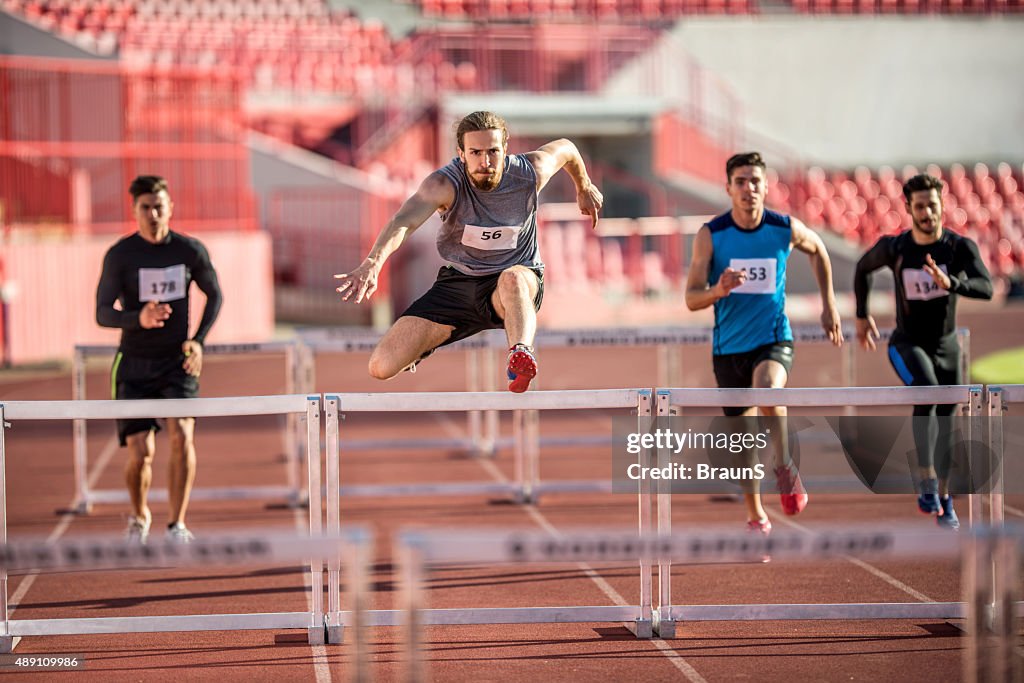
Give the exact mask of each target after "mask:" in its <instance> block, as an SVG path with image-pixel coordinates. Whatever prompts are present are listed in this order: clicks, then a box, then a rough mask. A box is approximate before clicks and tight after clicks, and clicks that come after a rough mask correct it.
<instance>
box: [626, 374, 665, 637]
mask: <svg viewBox="0 0 1024 683" xmlns="http://www.w3.org/2000/svg"><path fill="white" fill-rule="evenodd" d="M651 403H652V394H651V391H650V390H649V389H647V390H643V391H641V392H640V396H639V399H638V402H637V411H636V412H637V431H638V432H644V431H646V429H647V427H648V425H649V423H650V420H651V419H652V415H651V413H652V406H651ZM638 457H640V458H641V462H640V464H641V466H642V467H650V466H651V463H652V461H653V459H654V458H653V454H652V452H651V449H649V448H644V449H641V451H640V455H639V456H638ZM638 485H639V487H640V488H639V491H638V495H637V526H638V533H639V535H640V536H646V535H647V534H650V533H651V511H652V510H651V508H652V507H653V496H652V493H651V491H652V487H651V482H650V481H648V480H645V479H641V480H640V481H639V484H638ZM639 564H640V616H639V617H637V619H636V620H635V621H634V622H633V623H632V624H626V627H627V628H628V629H629V630H630V631H632V632H633V635H635V636H636V637H637V638H651V637H652V636H653V635H654V629H655V624H656V623H657V616H656V615H655V614H653V608H652V604H653V596H652V593H653V591H652V577H651V571H652V570H651V562H650V560H649V559H646V558H641V559H640V563H639Z"/></svg>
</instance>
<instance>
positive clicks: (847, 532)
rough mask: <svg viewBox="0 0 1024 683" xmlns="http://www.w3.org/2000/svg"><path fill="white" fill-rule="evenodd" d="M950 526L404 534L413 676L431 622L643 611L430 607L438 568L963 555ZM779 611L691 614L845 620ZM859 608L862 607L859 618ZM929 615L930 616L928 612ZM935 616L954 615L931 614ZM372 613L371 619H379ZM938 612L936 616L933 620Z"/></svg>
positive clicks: (399, 547)
mask: <svg viewBox="0 0 1024 683" xmlns="http://www.w3.org/2000/svg"><path fill="white" fill-rule="evenodd" d="M949 539H950V536H949V535H948V534H946V533H943V532H942V531H941V530H938V529H934V530H929V531H922V530H921V529H919V528H914V527H910V526H903V527H894V528H892V529H878V528H877V527H870V528H869V527H846V528H824V529H822V530H819V531H815V532H814V533H813V534H811V535H805V534H798V533H794V532H789V533H786V532H783V533H779V534H773V535H772V536H771V537H767V538H765V537H753V536H751V535H750V534H747V533H745V532H739V533H737V532H735V531H733V530H730V531H727V532H722V531H719V530H714V529H710V530H705V531H701V532H693V533H686V534H661V533H659V534H656V535H655V534H642V533H641V534H639V535H638V534H636V533H631V532H628V531H622V530H611V531H609V530H600V531H595V530H578V531H577V530H573V531H569V532H566V533H564V534H560V535H558V536H553V535H551V534H549V533H545V532H541V531H533V530H530V531H522V530H515V531H509V530H499V529H489V530H444V531H433V530H415V531H412V530H406V531H404V532H402V533H401V534H399V535H398V537H397V539H396V544H395V555H396V556H397V557H401V558H402V559H403V562H405V563H407V564H406V566H405V567H404V571H403V577H404V578H403V582H404V585H403V591H404V609H405V610H406V614H407V616H406V617H405V620H404V621H405V623H406V625H407V628H408V630H409V631H410V634H409V637H407V639H406V658H407V667H408V668H409V669H410V670H411V671H412V672H414V673H413V675H412V676H409V677H407V679H408V680H424V678H423V677H422V675H421V676H420V677H419V678H416V675H417V674H422V669H423V662H422V661H420V657H419V652H420V650H421V648H420V647H419V645H420V643H421V641H422V637H421V635H420V634H421V631H422V628H423V626H425V625H450V624H476V623H502V624H522V623H580V622H584V623H586V622H617V621H623V620H625V619H628V618H634V619H639V618H640V617H641V615H644V614H645V613H644V612H643V606H642V605H628V606H620V607H585V606H573V607H525V608H483V607H471V608H448V609H424V607H423V593H424V591H423V588H422V583H423V578H424V574H425V568H426V566H427V565H429V564H441V563H454V562H468V563H473V564H477V563H479V564H488V565H490V564H535V563H588V562H637V561H638V562H639V564H640V565H641V566H644V565H645V564H651V563H654V562H662V561H666V560H670V561H676V562H701V563H707V562H751V561H755V560H757V559H758V558H760V557H761V556H762V555H764V554H765V553H766V552H770V553H771V554H772V557H773V558H776V557H777V558H778V559H779V560H780V561H795V560H805V559H816V560H820V559H829V558H837V557H844V556H856V557H862V558H876V559H877V558H884V559H891V558H894V557H907V556H913V557H945V556H955V555H956V554H957V553H958V552H959V549H960V546H959V541H958V540H957V539H956V538H955V537H954V541H953V543H950V542H949ZM777 607H778V606H777V605H771V604H766V605H734V606H695V607H688V608H685V610H686V612H685V614H686V615H687V617H691V616H693V617H702V618H705V619H716V620H750V619H767V618H771V619H776V618H790V619H833V618H839V617H840V616H841V615H838V614H836V613H835V610H834V609H833V606H830V605H814V604H808V605H799V606H793V608H794V609H791V610H790V612H789V616H788V617H778V616H775V612H776V611H777V610H776V608H777ZM849 607H850V609H847V610H846V614H845V615H842V616H843V617H844V618H851V619H873V618H875V617H874V616H873V614H872V610H871V605H856V606H854V605H851V606H849ZM854 608H857V609H860V610H861V611H860V612H859V613H858V612H857V611H855V609H854ZM922 612H924V611H922ZM932 612H933V613H934V615H935V616H936V617H938V615H939V614H945V613H946V612H945V611H940V610H932ZM373 614H374V613H373V612H370V613H368V618H370V619H373ZM929 616H932V615H929Z"/></svg>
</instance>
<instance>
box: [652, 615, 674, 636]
mask: <svg viewBox="0 0 1024 683" xmlns="http://www.w3.org/2000/svg"><path fill="white" fill-rule="evenodd" d="M654 619H655V622H654V632H655V633H657V634H658V637H659V638H664V639H669V640H670V639H672V638H675V637H676V622H675V619H658V615H657V614H655V615H654Z"/></svg>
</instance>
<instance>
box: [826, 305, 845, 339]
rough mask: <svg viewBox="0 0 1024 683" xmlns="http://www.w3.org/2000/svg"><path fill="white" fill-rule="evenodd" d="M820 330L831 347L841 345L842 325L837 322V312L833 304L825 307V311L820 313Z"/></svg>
mask: <svg viewBox="0 0 1024 683" xmlns="http://www.w3.org/2000/svg"><path fill="white" fill-rule="evenodd" d="M821 329H823V330H825V334H826V335H828V340H829V341H830V342H832V344H833V345H835V346H842V345H843V323H842V321H840V320H839V310H838V309H837V308H836V305H835V303H834V302H833V303H831V304H829V305H828V306H825V310H823V311H822V312H821Z"/></svg>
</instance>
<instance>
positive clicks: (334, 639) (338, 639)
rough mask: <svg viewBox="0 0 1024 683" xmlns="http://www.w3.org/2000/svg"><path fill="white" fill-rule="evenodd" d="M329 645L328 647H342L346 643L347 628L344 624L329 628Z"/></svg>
mask: <svg viewBox="0 0 1024 683" xmlns="http://www.w3.org/2000/svg"><path fill="white" fill-rule="evenodd" d="M325 630H326V632H327V644H328V645H341V644H342V643H344V642H345V626H344V624H338V625H336V626H327V627H326V629H325Z"/></svg>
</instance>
